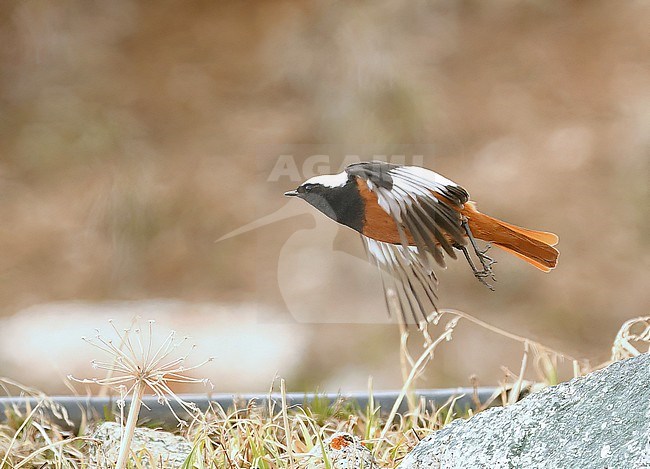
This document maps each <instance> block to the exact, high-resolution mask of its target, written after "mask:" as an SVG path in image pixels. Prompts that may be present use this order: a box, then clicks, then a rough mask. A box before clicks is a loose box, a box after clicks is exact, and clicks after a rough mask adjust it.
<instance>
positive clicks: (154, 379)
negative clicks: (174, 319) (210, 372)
mask: <svg viewBox="0 0 650 469" xmlns="http://www.w3.org/2000/svg"><path fill="white" fill-rule="evenodd" d="M109 323H110V325H111V328H112V329H113V331H114V332H115V334H116V335H117V340H113V339H107V338H104V337H102V335H101V334H100V333H99V330H97V331H96V332H97V333H96V334H95V336H94V337H92V338H88V337H83V340H85V341H86V342H87V343H89V344H90V345H92V346H94V347H96V348H98V349H99V350H101V351H103V352H105V353H106V354H107V355H109V356H110V357H112V360H110V361H100V360H93V361H92V362H91V363H92V366H93V368H95V369H99V370H106V371H107V375H106V376H105V377H103V378H90V379H77V378H74V377H73V376H69V379H71V380H73V381H76V382H79V383H90V384H98V385H101V386H108V387H110V388H112V389H115V390H117V391H119V393H120V396H121V398H120V400H119V401H118V405H119V406H120V408H121V409H122V408H123V407H124V403H125V402H124V401H125V398H126V397H128V396H131V397H132V398H133V399H138V400H140V404H142V399H141V398H142V395H143V394H144V391H145V389H146V388H148V389H150V390H151V391H153V393H154V394H155V395H156V396H157V397H158V402H160V403H161V404H165V405H167V407H168V408H169V410H170V411H171V412H172V414H173V415H174V417H176V419H177V420H178V421H179V424H180V425H183V424H185V422H184V421H183V420H182V419H181V418H180V417H179V416H178V415H177V414H176V412H174V409H173V408H172V406H171V405H170V399H173V400H174V401H175V402H177V403H178V404H179V405H180V406H181V407H182V408H183V409H184V410H185V411H186V412H187V413H188V414H189V415H195V414H196V412H197V410H198V409H197V407H196V405H195V404H194V403H191V402H186V401H184V400H182V399H181V398H180V397H179V396H177V395H176V394H175V393H174V392H173V391H172V389H171V387H170V383H186V384H187V383H191V384H203V385H207V386H210V387H212V383H211V382H210V380H208V379H201V378H194V377H192V376H189V375H188V374H187V373H188V372H191V371H193V370H196V369H197V368H199V367H201V366H203V365H205V364H206V363H208V362H210V361H212V360H213V358H209V359H207V360H204V361H203V362H201V363H199V364H197V365H193V366H186V365H185V362H186V360H187V358H188V356H189V354H190V353H191V351H192V350H194V349H195V348H196V345H191V346H190V347H189V351H188V352H187V353H185V354H184V355H182V356H180V357H177V358H174V357H173V355H174V353H176V352H178V351H179V350H180V349H182V348H183V347H184V346H187V343H188V340H189V337H182V338H180V339H179V338H177V337H176V332H175V331H171V332H170V333H169V334H168V335H167V336H166V337H165V339H164V340H163V341H162V343H161V344H160V345H159V346H157V347H156V346H155V345H154V342H155V340H154V324H155V321H153V320H149V321H147V326H146V330H145V332H142V329H141V328H140V327H139V318H136V320H134V322H133V324H132V325H131V326H130V327H129V328H127V329H124V330H122V331H120V330H119V329H118V328H117V327H116V326H115V324H114V323H113V321H112V320H109ZM145 407H146V406H145Z"/></svg>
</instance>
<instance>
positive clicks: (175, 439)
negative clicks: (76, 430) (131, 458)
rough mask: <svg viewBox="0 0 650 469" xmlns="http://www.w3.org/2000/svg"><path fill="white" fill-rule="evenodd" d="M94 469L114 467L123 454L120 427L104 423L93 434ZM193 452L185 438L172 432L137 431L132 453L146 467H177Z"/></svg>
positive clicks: (91, 457)
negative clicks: (120, 454) (119, 455)
mask: <svg viewBox="0 0 650 469" xmlns="http://www.w3.org/2000/svg"><path fill="white" fill-rule="evenodd" d="M91 438H92V439H93V440H95V442H94V443H91V445H90V447H89V450H90V467H92V468H102V469H103V468H113V467H115V463H116V461H117V456H118V454H119V451H120V425H119V424H117V423H113V422H104V423H102V424H100V425H98V426H97V428H96V429H95V430H94V431H93V432H92V435H91ZM191 451H192V444H191V443H190V442H189V441H187V440H186V439H185V438H183V437H181V436H177V435H173V434H171V433H168V432H162V431H157V430H151V429H149V428H136V429H135V433H134V435H133V440H132V441H131V454H133V453H136V454H138V455H139V456H140V457H141V462H142V464H143V465H144V467H156V468H160V467H162V468H177V467H180V466H181V465H182V464H183V461H185V459H186V458H187V455H188V454H190V452H191Z"/></svg>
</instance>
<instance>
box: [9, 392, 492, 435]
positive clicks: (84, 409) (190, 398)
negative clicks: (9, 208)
mask: <svg viewBox="0 0 650 469" xmlns="http://www.w3.org/2000/svg"><path fill="white" fill-rule="evenodd" d="M495 390H496V388H478V389H472V388H450V389H432V390H417V391H415V392H414V395H415V397H416V398H417V399H418V400H420V399H424V400H425V401H426V405H427V406H431V405H433V406H435V407H440V406H442V405H444V404H445V403H446V402H448V401H449V400H450V399H452V398H457V400H456V403H455V406H456V408H459V409H465V408H470V407H474V406H475V405H474V399H475V398H478V400H479V401H480V402H486V401H487V400H488V399H489V398H490V397H491V396H493V394H494V392H495ZM398 396H399V391H381V392H375V393H373V400H374V405H375V407H376V408H379V409H380V413H382V414H387V413H388V412H390V410H391V409H392V407H393V405H394V404H395V401H396V400H397V398H398ZM179 397H181V398H182V399H183V400H184V401H186V402H193V403H194V404H196V405H197V406H198V407H199V409H201V410H202V411H205V410H207V409H208V407H209V405H210V403H213V404H218V405H220V406H221V407H222V408H223V409H226V410H227V409H231V408H234V406H235V405H237V407H238V408H244V407H246V405H248V403H249V402H251V401H255V402H256V404H257V405H258V406H264V407H266V406H268V405H269V399H270V400H271V401H272V402H271V404H274V405H275V406H276V408H279V406H280V405H281V402H282V398H281V396H280V394H275V393H274V394H241V395H235V394H183V395H180V396H179ZM49 400H51V401H52V402H53V403H54V404H55V405H57V406H60V407H61V408H63V409H65V411H66V413H67V416H68V420H69V421H70V422H72V425H69V424H67V423H66V422H65V421H64V420H63V419H61V418H59V417H57V416H56V415H55V414H53V412H52V411H51V410H49V409H48V408H44V411H45V412H47V413H48V414H49V417H50V418H51V419H52V420H53V421H54V422H56V423H58V424H59V425H61V426H62V427H64V428H66V429H69V430H72V431H75V432H76V431H78V430H79V427H80V425H81V423H82V421H83V419H84V417H85V418H86V419H87V420H89V421H93V420H103V419H104V418H105V417H104V416H105V415H106V414H107V413H115V412H117V404H116V397H77V396H54V397H50V398H49ZM286 400H287V405H289V406H296V405H303V404H309V403H312V402H313V401H314V400H323V401H325V400H326V401H328V402H329V403H334V402H337V401H342V402H346V403H351V404H352V405H357V406H358V407H359V408H361V409H365V408H366V406H367V405H368V402H369V398H368V394H367V393H365V392H355V393H348V394H334V393H326V394H313V393H310V394H306V393H296V392H292V393H287V395H286ZM38 402H39V399H38V398H35V397H20V396H17V397H0V423H2V422H3V421H5V420H6V418H7V412H11V411H12V409H18V410H20V411H21V412H25V411H26V410H27V409H28V408H29V409H33V408H34V406H36V405H37V404H38ZM143 402H144V405H145V406H146V407H148V409H147V408H146V407H144V406H143V407H142V409H141V411H140V418H139V423H140V424H147V423H148V424H153V425H157V426H160V427H163V428H174V427H176V426H177V424H178V422H177V421H176V420H175V418H174V416H173V415H172V413H171V412H170V411H169V409H168V408H167V407H166V406H165V405H163V404H161V403H159V402H158V400H157V398H156V397H155V396H145V398H144V399H143ZM129 404H130V400H129V399H127V400H126V405H127V407H128V405H129ZM170 405H171V406H172V408H173V409H174V412H176V413H177V414H178V415H179V416H180V417H181V418H184V417H187V413H186V412H185V410H184V409H183V408H182V407H181V406H180V405H179V404H178V403H177V402H175V401H173V400H170ZM407 409H408V404H407V401H406V399H403V400H402V402H401V404H400V406H399V412H400V413H404V412H406V411H407ZM126 411H127V409H126V408H125V413H126Z"/></svg>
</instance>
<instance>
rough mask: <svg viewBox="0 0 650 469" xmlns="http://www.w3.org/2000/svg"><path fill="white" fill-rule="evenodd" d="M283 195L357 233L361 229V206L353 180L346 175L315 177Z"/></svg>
mask: <svg viewBox="0 0 650 469" xmlns="http://www.w3.org/2000/svg"><path fill="white" fill-rule="evenodd" d="M321 181H322V183H321ZM284 195H285V196H287V197H299V198H301V199H303V200H304V201H305V202H307V203H308V204H310V205H311V206H313V207H314V208H316V209H318V210H319V211H321V212H322V213H324V214H325V215H327V216H328V217H329V218H331V219H332V220H335V221H337V222H339V223H342V224H344V225H347V226H349V227H351V228H353V229H355V230H357V231H360V229H361V226H362V223H363V205H362V202H361V197H360V196H359V191H358V189H357V186H356V184H355V181H354V178H348V177H347V175H345V177H343V176H340V175H327V176H317V177H315V178H312V179H310V180H308V181H306V182H305V183H303V184H302V185H300V186H299V187H298V188H297V189H296V190H293V191H289V192H285V194H284Z"/></svg>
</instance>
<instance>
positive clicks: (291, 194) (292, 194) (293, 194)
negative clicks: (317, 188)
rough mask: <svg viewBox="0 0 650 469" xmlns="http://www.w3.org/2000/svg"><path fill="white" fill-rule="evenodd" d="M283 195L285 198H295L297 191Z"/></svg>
mask: <svg viewBox="0 0 650 469" xmlns="http://www.w3.org/2000/svg"><path fill="white" fill-rule="evenodd" d="M284 195H285V196H286V197H296V196H297V195H298V191H289V192H285V193H284Z"/></svg>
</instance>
